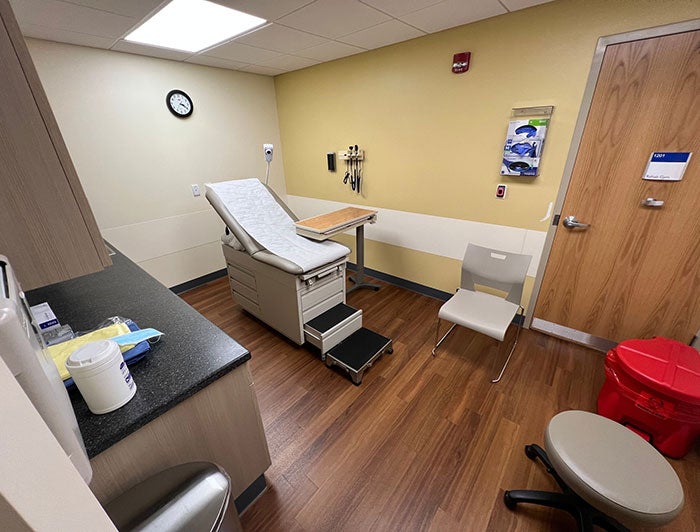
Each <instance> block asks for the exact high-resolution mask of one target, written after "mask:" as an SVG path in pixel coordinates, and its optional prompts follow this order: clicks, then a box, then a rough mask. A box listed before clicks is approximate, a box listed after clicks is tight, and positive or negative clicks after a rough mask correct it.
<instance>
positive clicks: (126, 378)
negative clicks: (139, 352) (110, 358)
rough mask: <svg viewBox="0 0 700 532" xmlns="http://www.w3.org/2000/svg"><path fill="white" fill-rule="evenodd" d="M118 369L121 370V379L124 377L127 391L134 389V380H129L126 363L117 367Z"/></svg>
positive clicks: (129, 375)
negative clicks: (127, 387)
mask: <svg viewBox="0 0 700 532" xmlns="http://www.w3.org/2000/svg"><path fill="white" fill-rule="evenodd" d="M119 369H120V370H122V377H124V382H126V384H127V385H128V386H129V389H130V390H131V389H132V388H133V387H134V379H132V378H131V373H130V372H129V368H127V367H126V362H122V363H121V364H120V365H119Z"/></svg>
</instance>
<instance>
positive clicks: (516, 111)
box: [501, 105, 554, 177]
mask: <svg viewBox="0 0 700 532" xmlns="http://www.w3.org/2000/svg"><path fill="white" fill-rule="evenodd" d="M553 112H554V106H552V105H546V106H540V107H516V108H513V110H512V111H511V120H510V122H509V123H508V131H507V133H506V142H505V145H504V146H503V158H502V161H501V175H509V176H533V177H534V176H538V175H540V158H541V157H542V149H543V147H544V140H545V137H546V136H547V129H548V128H549V122H550V119H551V117H552V113H553Z"/></svg>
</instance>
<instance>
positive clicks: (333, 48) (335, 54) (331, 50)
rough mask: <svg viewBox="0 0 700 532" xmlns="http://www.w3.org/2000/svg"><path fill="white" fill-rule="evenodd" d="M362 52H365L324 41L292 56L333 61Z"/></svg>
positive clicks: (335, 42)
mask: <svg viewBox="0 0 700 532" xmlns="http://www.w3.org/2000/svg"><path fill="white" fill-rule="evenodd" d="M364 51H365V50H363V49H362V48H358V47H356V46H350V45H349V44H343V43H342V42H337V41H326V42H325V43H323V44H319V45H318V46H312V47H311V48H306V49H304V50H301V51H299V52H297V53H296V54H294V55H298V56H301V57H308V58H309V59H316V60H317V61H333V60H334V59H339V58H340V57H347V56H349V55H353V54H359V53H360V52H364Z"/></svg>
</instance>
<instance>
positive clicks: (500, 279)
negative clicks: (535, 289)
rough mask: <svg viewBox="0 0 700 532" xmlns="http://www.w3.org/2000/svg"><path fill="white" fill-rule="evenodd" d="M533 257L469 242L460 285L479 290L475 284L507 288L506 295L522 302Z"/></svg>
mask: <svg viewBox="0 0 700 532" xmlns="http://www.w3.org/2000/svg"><path fill="white" fill-rule="evenodd" d="M531 260H532V257H531V256H530V255H521V254H519V253H509V252H507V251H499V250H497V249H491V248H485V247H482V246H477V245H476V244H467V251H466V252H465V253H464V259H463V260H462V282H461V285H460V286H461V287H462V288H465V289H467V290H476V288H475V286H474V284H475V283H476V284H480V285H484V286H489V287H491V288H495V289H497V290H502V291H504V292H507V295H506V299H507V300H508V301H510V302H511V303H515V304H516V305H520V300H521V298H522V295H523V285H524V284H525V276H526V275H527V269H528V268H529V266H530V261H531Z"/></svg>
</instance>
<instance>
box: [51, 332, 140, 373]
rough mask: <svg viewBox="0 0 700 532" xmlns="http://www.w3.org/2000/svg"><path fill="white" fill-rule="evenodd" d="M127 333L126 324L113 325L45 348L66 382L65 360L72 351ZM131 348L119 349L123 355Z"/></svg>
mask: <svg viewBox="0 0 700 532" xmlns="http://www.w3.org/2000/svg"><path fill="white" fill-rule="evenodd" d="M128 332H129V326H128V325H127V324H126V323H115V324H114V325H109V326H108V327H103V328H102V329H97V330H96V331H92V332H91V333H87V334H84V335H83V336H79V337H78V338H73V339H72V340H68V341H66V342H61V343H60V344H56V345H52V346H49V347H48V348H47V350H48V352H49V355H50V356H51V359H52V360H53V363H54V364H56V367H57V368H58V373H59V375H60V376H61V379H63V380H66V379H67V378H69V377H70V373H68V370H67V369H66V360H68V357H69V356H70V355H71V353H72V352H73V351H75V350H76V349H78V348H79V347H80V346H83V345H85V344H89V343H90V342H95V341H97V340H109V339H110V338H114V337H115V336H119V335H120V334H126V333H128ZM130 347H133V346H123V347H121V352H122V353H123V352H124V351H126V350H127V349H129V348H130Z"/></svg>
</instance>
